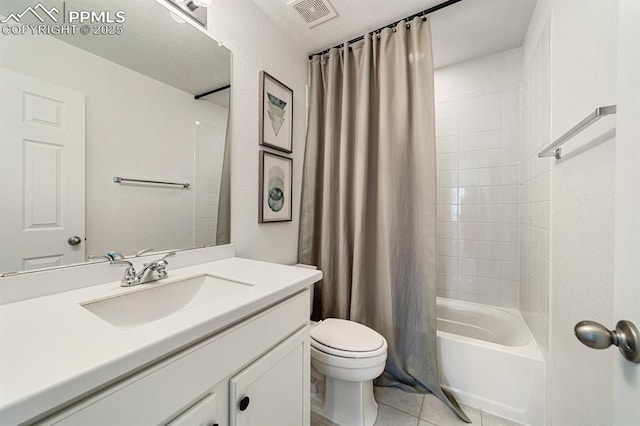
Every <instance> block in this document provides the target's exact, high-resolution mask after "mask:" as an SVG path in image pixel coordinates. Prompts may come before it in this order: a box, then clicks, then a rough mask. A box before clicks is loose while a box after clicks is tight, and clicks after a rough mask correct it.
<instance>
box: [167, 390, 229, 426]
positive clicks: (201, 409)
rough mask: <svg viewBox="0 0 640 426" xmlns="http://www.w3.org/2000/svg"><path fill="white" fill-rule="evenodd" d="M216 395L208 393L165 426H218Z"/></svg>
mask: <svg viewBox="0 0 640 426" xmlns="http://www.w3.org/2000/svg"><path fill="white" fill-rule="evenodd" d="M216 413H217V407H216V394H215V393H210V394H209V395H207V396H206V397H204V398H203V399H201V400H200V401H198V403H197V404H195V405H194V406H192V407H190V408H189V409H188V410H186V411H185V412H184V413H182V414H181V415H180V416H179V417H178V418H177V419H175V420H174V421H172V422H171V423H169V424H168V425H167V426H218V423H216V419H217V417H216V416H217V415H216Z"/></svg>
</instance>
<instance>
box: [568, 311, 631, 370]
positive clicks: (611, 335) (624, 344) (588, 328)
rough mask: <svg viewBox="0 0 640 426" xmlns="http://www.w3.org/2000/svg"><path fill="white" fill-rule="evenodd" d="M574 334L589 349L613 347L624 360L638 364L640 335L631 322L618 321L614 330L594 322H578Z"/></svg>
mask: <svg viewBox="0 0 640 426" xmlns="http://www.w3.org/2000/svg"><path fill="white" fill-rule="evenodd" d="M574 332H575V333H576V337H577V338H578V340H580V341H581V342H582V343H583V344H585V345H586V346H589V347H590V348H593V349H606V348H608V347H609V346H611V345H615V346H617V347H618V349H619V350H620V353H621V354H622V356H623V357H624V358H625V359H626V360H628V361H630V362H633V363H636V364H638V363H640V333H639V332H638V328H637V327H636V326H635V325H634V324H633V323H632V322H631V321H618V324H616V329H615V330H609V329H608V328H607V327H605V326H604V325H602V324H600V323H597V322H595V321H580V322H579V323H577V324H576V326H575V328H574Z"/></svg>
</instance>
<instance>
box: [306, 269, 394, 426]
mask: <svg viewBox="0 0 640 426" xmlns="http://www.w3.org/2000/svg"><path fill="white" fill-rule="evenodd" d="M297 266H305V267H308V266H306V265H297ZM311 299H312V300H311V306H313V289H312V291H311ZM386 361H387V341H386V340H385V339H384V337H382V335H380V334H379V333H378V332H376V331H374V330H372V329H370V328H369V327H367V326H365V325H362V324H360V323H357V322H354V321H347V320H341V319H336V318H328V319H325V320H324V321H320V322H319V323H314V322H311V383H312V389H311V409H312V410H313V411H314V412H316V413H318V414H320V415H321V416H323V417H325V418H327V419H329V420H331V421H332V422H334V423H337V424H340V425H343V426H371V425H373V424H374V423H375V421H376V417H377V416H378V404H377V403H376V401H375V399H374V397H373V379H375V378H376V377H378V376H379V375H380V374H382V371H384V366H385V363H386Z"/></svg>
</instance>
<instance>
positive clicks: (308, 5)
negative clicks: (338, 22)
mask: <svg viewBox="0 0 640 426" xmlns="http://www.w3.org/2000/svg"><path fill="white" fill-rule="evenodd" d="M287 5H289V6H292V7H293V8H294V9H295V11H296V12H298V14H299V15H300V16H301V17H302V19H304V21H305V22H306V23H307V24H308V25H309V28H312V27H315V26H316V25H319V24H322V23H323V22H327V21H328V20H329V19H332V18H335V17H336V16H338V14H337V13H336V11H335V9H334V8H333V6H331V4H330V3H329V1H328V0H293V1H290V2H289V3H287Z"/></svg>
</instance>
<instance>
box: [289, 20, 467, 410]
mask: <svg viewBox="0 0 640 426" xmlns="http://www.w3.org/2000/svg"><path fill="white" fill-rule="evenodd" d="M310 68H311V70H310V71H311V74H310V80H311V87H310V107H309V122H308V129H307V143H306V151H305V168H304V176H303V183H302V185H303V188H302V206H301V218H300V222H301V223H300V237H299V253H298V255H299V261H300V262H301V263H307V264H313V265H318V267H319V268H320V269H321V270H322V271H323V273H324V279H323V281H322V282H321V283H320V284H319V285H317V286H316V289H317V292H318V293H319V296H320V297H316V300H317V299H321V305H322V306H321V311H320V312H317V311H316V312H315V316H316V317H317V316H318V315H320V316H321V317H322V318H327V317H337V318H344V319H351V320H354V321H358V322H361V323H364V324H366V325H368V326H370V327H371V328H373V329H375V330H377V331H378V332H380V333H381V334H382V335H383V336H384V337H385V338H386V340H387V342H388V344H389V351H388V360H387V365H386V369H385V372H384V373H383V376H381V378H379V379H378V382H377V384H379V385H386V386H397V387H401V388H403V389H404V390H410V391H414V392H420V393H425V392H427V391H430V392H432V393H434V394H435V395H436V396H438V397H439V398H440V399H441V400H442V401H443V402H445V403H446V404H447V405H448V406H449V407H451V408H452V409H453V410H454V411H455V412H456V413H457V414H458V415H459V416H460V417H461V418H462V419H463V420H465V421H467V422H469V419H468V418H467V417H466V415H465V414H464V413H463V412H462V410H460V408H459V407H458V405H457V403H456V402H455V400H454V399H453V398H452V397H447V396H445V394H444V393H443V391H442V390H441V388H440V382H439V380H438V368H437V358H436V357H437V350H436V328H435V325H436V317H435V298H436V288H437V286H436V278H437V273H436V172H435V170H436V159H435V155H436V152H435V130H434V128H435V119H434V100H433V97H434V94H433V63H432V53H431V34H430V26H429V21H428V20H423V19H421V18H415V19H414V20H413V21H412V22H411V23H410V24H407V25H405V24H403V23H401V24H399V25H397V26H396V28H395V29H393V30H392V29H389V28H387V29H385V30H383V31H382V32H381V34H380V35H379V37H377V36H375V35H368V36H366V37H365V40H364V42H363V43H360V44H359V45H357V46H352V47H350V48H346V49H344V50H338V49H332V50H331V51H330V52H329V54H328V56H319V55H316V56H314V57H313V58H312V59H311V63H310Z"/></svg>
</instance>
